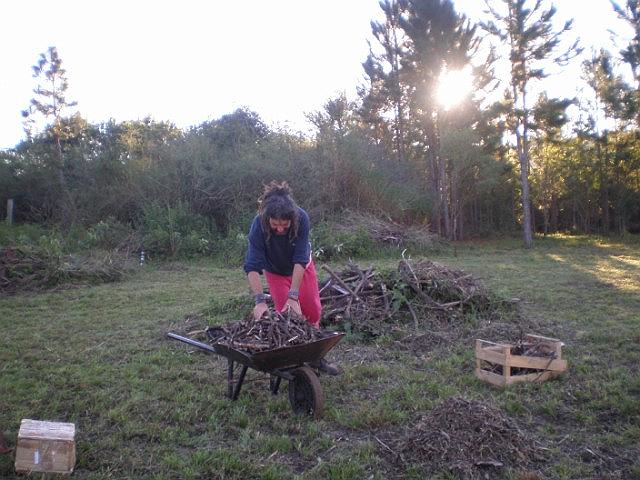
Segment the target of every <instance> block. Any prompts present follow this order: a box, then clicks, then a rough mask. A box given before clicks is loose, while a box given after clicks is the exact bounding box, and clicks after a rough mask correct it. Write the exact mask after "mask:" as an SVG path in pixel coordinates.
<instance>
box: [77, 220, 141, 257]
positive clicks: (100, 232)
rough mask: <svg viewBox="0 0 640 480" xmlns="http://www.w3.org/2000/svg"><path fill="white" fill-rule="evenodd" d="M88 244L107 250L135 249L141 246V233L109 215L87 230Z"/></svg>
mask: <svg viewBox="0 0 640 480" xmlns="http://www.w3.org/2000/svg"><path fill="white" fill-rule="evenodd" d="M87 244H88V245H89V246H90V247H98V248H103V249H106V250H124V249H126V250H129V251H131V250H135V249H137V248H138V247H139V244H140V239H139V235H137V233H136V232H135V231H134V230H133V228H132V227H131V226H129V225H125V224H123V223H121V222H119V221H118V220H116V219H115V218H114V217H112V216H109V217H107V218H106V219H105V220H101V221H99V222H98V223H96V224H95V225H93V226H92V227H89V229H88V230H87Z"/></svg>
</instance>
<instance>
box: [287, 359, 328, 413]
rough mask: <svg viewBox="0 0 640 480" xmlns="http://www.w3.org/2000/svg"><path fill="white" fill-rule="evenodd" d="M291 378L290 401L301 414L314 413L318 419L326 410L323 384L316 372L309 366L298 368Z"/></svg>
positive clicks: (294, 409) (296, 411)
mask: <svg viewBox="0 0 640 480" xmlns="http://www.w3.org/2000/svg"><path fill="white" fill-rule="evenodd" d="M291 373H292V375H293V378H292V379H291V380H289V403H291V408H292V409H293V411H294V412H295V413H297V414H299V415H312V416H313V417H314V418H316V419H318V418H321V417H322V413H323V412H324V397H323V396H322V386H321V385H320V380H318V376H317V375H316V373H315V372H314V371H313V370H311V369H310V368H309V367H300V368H296V369H295V370H294V371H293V372H291Z"/></svg>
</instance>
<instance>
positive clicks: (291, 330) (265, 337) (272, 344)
mask: <svg viewBox="0 0 640 480" xmlns="http://www.w3.org/2000/svg"><path fill="white" fill-rule="evenodd" d="M207 335H208V337H209V338H210V339H211V340H212V341H213V342H214V343H218V344H222V345H227V346H228V347H231V348H235V349H237V350H244V351H247V352H249V353H256V352H262V351H265V350H273V349H276V348H282V347H289V346H293V345H301V344H304V343H309V342H313V341H315V340H319V339H321V338H324V336H325V333H324V332H323V331H322V330H318V329H317V328H314V327H312V326H311V325H309V323H308V322H307V321H306V319H305V318H304V317H303V316H300V315H298V314H296V313H295V312H293V311H292V310H288V311H287V312H285V313H280V312H274V311H271V310H268V311H267V312H265V314H264V315H263V316H262V318H260V319H259V320H255V319H254V318H253V317H250V318H249V319H247V320H245V321H241V322H236V323H232V324H229V325H226V326H222V327H208V328H207Z"/></svg>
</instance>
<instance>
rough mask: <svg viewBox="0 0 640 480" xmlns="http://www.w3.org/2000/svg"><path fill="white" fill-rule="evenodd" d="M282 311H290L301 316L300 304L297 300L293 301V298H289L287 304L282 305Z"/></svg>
mask: <svg viewBox="0 0 640 480" xmlns="http://www.w3.org/2000/svg"><path fill="white" fill-rule="evenodd" d="M284 309H285V310H287V309H291V310H293V311H294V312H295V313H296V314H298V315H300V316H302V309H301V308H300V302H299V301H298V300H294V299H293V298H289V299H288V300H287V303H285V304H284Z"/></svg>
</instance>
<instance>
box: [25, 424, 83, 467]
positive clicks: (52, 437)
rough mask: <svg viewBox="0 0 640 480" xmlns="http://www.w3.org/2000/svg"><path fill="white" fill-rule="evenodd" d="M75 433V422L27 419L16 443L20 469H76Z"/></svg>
mask: <svg viewBox="0 0 640 480" xmlns="http://www.w3.org/2000/svg"><path fill="white" fill-rule="evenodd" d="M75 435H76V426H75V425H74V424H73V423H59V422H43V421H39V420H30V419H28V418H25V419H23V420H22V422H21V423H20V431H19V432H18V442H17V443H16V464H15V468H16V472H18V473H30V472H48V473H71V472H73V469H74V467H75V464H76V443H75Z"/></svg>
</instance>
